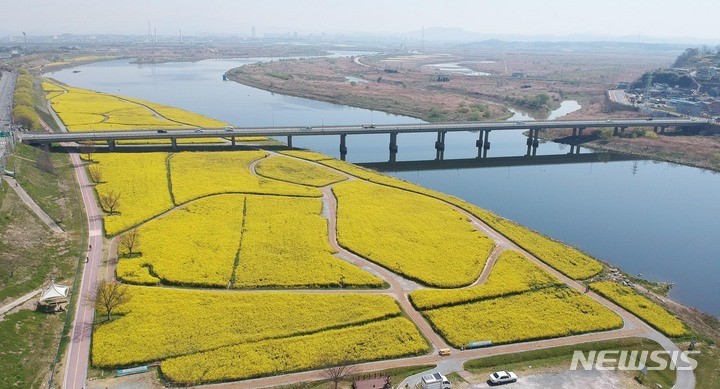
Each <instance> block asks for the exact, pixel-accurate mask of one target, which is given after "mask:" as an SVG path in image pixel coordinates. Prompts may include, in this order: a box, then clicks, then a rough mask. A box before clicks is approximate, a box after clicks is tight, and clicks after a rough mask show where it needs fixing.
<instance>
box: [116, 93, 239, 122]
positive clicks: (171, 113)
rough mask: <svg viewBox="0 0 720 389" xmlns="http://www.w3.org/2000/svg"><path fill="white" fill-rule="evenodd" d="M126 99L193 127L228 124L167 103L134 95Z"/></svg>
mask: <svg viewBox="0 0 720 389" xmlns="http://www.w3.org/2000/svg"><path fill="white" fill-rule="evenodd" d="M123 99H124V100H127V101H130V102H133V103H135V104H137V105H140V106H142V107H147V108H150V109H152V110H153V111H155V112H157V113H158V114H160V115H162V116H163V117H166V118H168V119H170V120H172V121H174V122H177V123H178V124H185V125H188V126H192V127H205V128H222V127H225V126H227V125H228V124H227V123H225V122H222V121H220V120H217V119H213V118H209V117H207V116H202V115H198V114H196V113H192V112H189V111H186V110H184V109H180V108H175V107H169V106H167V105H162V104H157V103H153V102H150V101H145V100H140V99H135V98H132V97H123Z"/></svg>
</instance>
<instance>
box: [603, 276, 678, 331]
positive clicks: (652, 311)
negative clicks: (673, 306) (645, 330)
mask: <svg viewBox="0 0 720 389" xmlns="http://www.w3.org/2000/svg"><path fill="white" fill-rule="evenodd" d="M590 288H591V289H592V290H594V291H595V292H597V293H599V294H600V295H602V296H605V297H606V298H607V299H608V300H610V301H612V302H614V303H615V304H617V305H619V306H621V307H623V308H625V309H627V310H628V311H630V312H632V313H633V314H634V315H636V316H637V317H639V318H641V319H642V320H644V321H645V322H646V323H648V324H650V325H651V326H652V327H653V328H655V329H656V330H658V331H660V332H662V333H663V334H665V335H667V336H674V337H677V336H683V335H687V334H688V329H687V327H685V325H684V324H683V323H682V322H681V321H680V320H678V319H677V318H676V317H675V316H673V315H671V314H670V313H669V312H668V311H666V310H665V309H663V308H662V307H661V306H659V305H658V304H656V303H654V302H652V301H650V300H649V299H648V298H647V297H645V296H643V295H640V294H638V293H637V292H636V291H635V290H633V289H632V288H630V287H627V286H624V285H620V284H618V283H616V282H612V281H601V282H593V283H592V284H590Z"/></svg>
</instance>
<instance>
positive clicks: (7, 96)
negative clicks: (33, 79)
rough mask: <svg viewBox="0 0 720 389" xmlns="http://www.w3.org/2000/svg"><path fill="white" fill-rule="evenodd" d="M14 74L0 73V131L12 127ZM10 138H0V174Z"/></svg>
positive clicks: (3, 168)
mask: <svg viewBox="0 0 720 389" xmlns="http://www.w3.org/2000/svg"><path fill="white" fill-rule="evenodd" d="M16 79H17V75H16V73H11V72H0V131H8V130H10V126H11V125H12V101H13V91H14V90H15V81H16ZM10 141H12V139H10V138H0V174H3V170H5V168H6V167H5V163H6V158H5V157H6V155H5V153H6V152H7V151H6V148H7V142H10Z"/></svg>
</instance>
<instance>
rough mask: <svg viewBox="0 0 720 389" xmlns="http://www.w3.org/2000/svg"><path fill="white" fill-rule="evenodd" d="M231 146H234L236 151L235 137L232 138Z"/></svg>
mask: <svg viewBox="0 0 720 389" xmlns="http://www.w3.org/2000/svg"><path fill="white" fill-rule="evenodd" d="M230 144H231V145H232V148H233V149H234V148H235V137H234V136H231V137H230Z"/></svg>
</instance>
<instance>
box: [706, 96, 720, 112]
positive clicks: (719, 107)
mask: <svg viewBox="0 0 720 389" xmlns="http://www.w3.org/2000/svg"><path fill="white" fill-rule="evenodd" d="M707 111H708V112H709V113H710V115H720V101H717V100H714V101H710V102H708V103H707Z"/></svg>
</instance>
